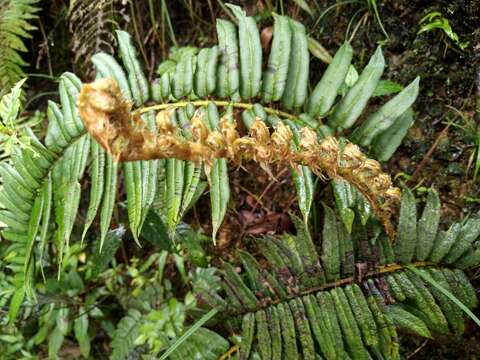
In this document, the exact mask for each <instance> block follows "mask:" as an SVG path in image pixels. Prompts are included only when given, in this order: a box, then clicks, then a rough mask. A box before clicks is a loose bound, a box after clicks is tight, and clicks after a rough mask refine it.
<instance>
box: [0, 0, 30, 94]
mask: <svg viewBox="0 0 480 360" xmlns="http://www.w3.org/2000/svg"><path fill="white" fill-rule="evenodd" d="M36 3H38V0H2V1H1V2H0V96H1V95H3V94H4V93H5V92H7V91H8V90H9V88H10V86H12V85H13V84H14V83H16V82H17V81H19V80H20V79H22V78H23V77H25V74H24V73H23V69H22V68H23V67H24V66H26V65H28V64H27V63H26V62H25V61H24V60H23V59H22V57H21V55H20V52H26V51H27V48H26V46H25V44H24V42H23V41H24V39H28V38H31V35H30V33H31V32H32V31H33V30H35V29H36V27H35V26H33V25H31V24H30V21H31V20H32V19H35V18H36V15H35V13H36V12H37V11H38V10H39V9H38V8H37V7H35V6H34V5H35V4H36Z"/></svg>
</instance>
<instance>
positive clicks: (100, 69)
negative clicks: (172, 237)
mask: <svg viewBox="0 0 480 360" xmlns="http://www.w3.org/2000/svg"><path fill="white" fill-rule="evenodd" d="M234 9H235V14H236V16H237V18H238V20H239V28H238V37H237V28H236V27H235V26H234V25H233V23H231V22H229V21H226V20H218V23H217V30H218V38H219V45H218V47H215V46H214V47H212V48H207V49H201V50H200V51H199V53H198V56H195V55H194V54H193V53H191V52H188V53H186V54H185V55H184V56H182V57H181V59H179V61H178V62H177V64H176V65H175V67H174V68H172V69H170V70H168V71H166V72H165V73H163V75H162V76H161V77H160V78H159V79H158V80H157V81H154V82H153V83H152V84H149V83H148V82H147V80H146V77H145V75H144V73H143V72H142V70H141V66H140V63H139V61H138V59H137V54H136V51H135V49H134V47H133V46H132V44H131V39H130V37H129V35H128V34H127V33H125V32H123V31H117V37H118V45H119V55H120V57H121V59H122V65H123V66H122V65H120V64H119V63H118V62H117V61H116V60H115V59H114V58H113V57H112V56H110V55H108V54H106V53H99V54H96V55H95V56H93V57H92V61H93V63H94V65H95V68H96V70H97V78H103V77H109V78H112V79H114V80H115V81H116V82H117V83H118V85H119V88H120V90H121V93H122V97H123V98H124V99H126V100H127V101H128V102H130V103H132V104H134V106H135V107H137V108H138V109H139V110H138V112H137V113H136V116H135V119H137V118H138V116H137V115H139V116H140V117H141V119H142V120H141V121H142V122H144V123H145V125H146V126H147V127H148V129H149V130H150V131H152V133H155V132H156V130H155V127H156V121H155V116H156V113H157V110H159V109H171V110H172V111H173V110H175V111H174V113H173V114H174V115H175V116H174V118H175V122H176V123H177V124H178V125H182V128H183V131H182V134H183V136H184V137H185V138H186V139H188V138H189V137H193V136H194V135H195V134H190V130H189V126H188V124H189V123H190V122H191V121H193V118H194V115H195V114H198V112H197V110H199V108H200V110H199V111H202V112H203V113H204V114H206V117H204V118H203V119H205V121H206V122H205V127H206V129H208V131H210V132H215V131H216V130H217V129H219V128H220V125H221V122H220V119H221V118H223V119H227V120H228V122H234V119H235V116H236V115H237V112H236V110H237V109H239V108H241V109H243V110H244V111H243V113H242V115H241V116H242V119H243V121H244V123H245V125H246V126H247V128H249V127H251V126H252V125H253V124H254V123H256V124H257V125H256V126H262V127H265V124H264V123H263V121H265V122H267V123H269V124H276V123H278V122H279V121H281V120H290V121H291V122H290V123H288V127H289V128H290V129H291V131H292V134H293V142H297V141H300V140H301V138H300V136H299V132H300V131H301V129H302V128H304V127H305V126H306V125H308V127H311V128H312V129H313V130H315V131H317V132H318V134H319V135H318V136H320V135H321V134H323V135H327V136H328V135H331V134H333V133H334V132H335V131H338V130H339V129H340V128H343V129H345V128H348V127H351V126H353V125H354V123H355V122H356V120H357V119H358V117H359V116H360V114H361V113H362V111H363V109H364V108H365V106H366V104H367V101H368V99H369V98H370V97H371V95H372V93H373V91H374V89H375V87H376V86H377V84H378V80H379V78H380V76H381V73H382V72H383V63H384V61H383V56H382V54H381V51H380V50H378V51H377V52H376V53H375V55H374V57H373V58H372V59H371V61H370V62H369V64H368V65H367V67H366V68H365V70H364V71H363V72H362V74H361V75H360V78H359V80H358V81H357V83H356V84H354V85H353V87H351V88H350V89H348V87H347V90H346V95H345V96H344V97H343V98H342V99H341V100H340V101H339V102H338V103H337V104H336V105H335V106H333V104H334V102H335V99H336V97H337V93H339V92H342V91H345V86H347V85H345V84H344V77H345V75H346V70H345V69H346V68H348V67H349V65H350V58H349V57H350V55H349V52H350V51H339V53H337V55H336V59H337V60H336V59H334V61H333V62H332V65H330V67H329V68H328V69H327V71H326V73H325V74H324V76H323V78H322V80H321V81H320V82H319V84H318V85H317V86H316V87H315V89H314V91H313V92H312V93H311V94H308V91H307V81H306V80H307V79H308V75H309V56H308V51H306V49H307V42H306V35H305V30H304V27H303V25H301V24H300V23H298V22H295V21H293V20H292V19H289V18H288V17H282V16H275V31H274V39H275V40H274V41H273V44H272V51H271V55H270V58H269V59H268V63H269V65H268V68H267V69H266V70H265V71H262V66H261V65H262V51H261V49H260V48H259V46H258V44H259V33H258V29H257V27H256V24H255V22H254V21H253V19H252V18H250V17H246V16H245V14H244V13H243V11H242V10H240V9H239V8H234ZM342 48H343V49H344V50H345V49H347V50H348V49H349V48H350V45H348V44H345V45H344V46H343V47H342ZM285 54H288V57H287V56H285ZM344 57H347V58H346V59H343V58H344ZM340 60H342V61H340ZM124 69H125V70H124ZM337 77H339V78H341V81H337V80H338V79H337ZM333 79H336V81H333V82H332V80H333ZM285 84H288V86H286V85H285ZM342 87H343V90H341V89H340V88H342ZM81 88H82V83H81V82H80V80H79V79H78V78H77V77H76V76H75V75H73V74H71V73H65V74H63V75H62V76H61V78H60V85H59V94H60V106H59V105H57V104H55V103H54V102H50V103H49V107H48V119H49V126H48V129H47V133H46V136H45V139H44V141H43V142H41V141H39V140H38V139H37V138H36V137H35V136H34V135H33V134H31V144H32V145H31V147H32V148H31V149H22V148H19V147H14V149H13V151H12V152H13V156H12V163H11V165H7V166H5V167H4V170H3V171H2V184H3V190H1V191H0V198H1V199H0V200H1V202H2V204H3V206H4V210H2V211H1V212H0V220H1V221H2V222H4V223H5V224H6V225H7V226H8V227H7V229H5V230H4V231H3V232H2V235H3V237H4V238H5V239H6V240H8V241H9V243H10V247H9V249H8V252H7V259H8V260H9V262H10V266H11V268H12V270H13V271H14V273H15V274H16V275H15V276H16V280H15V281H16V283H17V285H18V292H17V294H16V295H17V296H16V297H15V299H16V301H18V300H20V302H21V300H22V299H23V294H24V292H25V290H26V291H27V293H28V294H29V295H30V296H33V290H34V287H33V283H34V279H35V266H33V265H34V264H35V262H36V260H39V257H41V255H42V253H43V252H44V251H45V248H46V247H47V246H48V241H47V240H48V236H47V235H48V234H49V230H50V223H51V222H53V221H54V222H55V224H56V230H55V235H54V245H55V247H56V249H57V254H58V261H59V264H61V263H62V256H63V253H64V252H65V251H66V249H67V248H68V246H69V242H70V237H71V233H72V230H73V228H74V225H75V219H76V217H77V213H78V208H79V201H80V198H81V197H83V196H82V195H83V193H84V192H83V190H82V189H83V188H82V186H81V183H82V180H83V178H84V177H85V173H86V171H87V169H88V173H89V175H90V179H91V188H90V198H89V206H88V210H87V213H86V216H85V225H84V230H83V237H85V236H86V233H87V231H88V229H89V228H90V226H91V225H92V223H93V221H94V219H95V218H96V217H97V215H98V217H99V223H100V226H99V227H100V248H102V245H103V243H104V240H105V236H106V234H107V232H108V229H109V226H110V222H111V219H112V214H113V210H114V207H115V204H116V202H117V199H116V198H117V183H118V178H119V173H118V167H121V169H122V171H123V178H124V185H125V190H126V200H127V206H128V220H129V223H130V229H131V231H132V234H133V236H134V238H135V239H136V240H137V241H138V238H139V235H140V230H141V228H142V224H143V222H144V220H145V217H146V215H147V213H148V210H149V208H150V206H151V204H152V202H153V199H154V196H155V193H156V190H157V188H156V187H157V174H158V168H159V164H160V163H159V162H158V161H135V162H125V163H123V164H121V165H119V164H118V163H117V162H115V161H114V160H113V159H112V157H110V156H109V155H108V154H106V153H105V151H104V150H103V149H102V148H101V147H100V146H99V145H98V144H97V143H96V142H95V141H92V139H91V137H90V135H89V134H87V133H86V130H85V127H84V124H83V122H82V120H81V119H80V117H79V115H78V109H77V105H76V104H77V98H78V95H79V92H80V90H81ZM364 88H365V89H367V88H368V89H369V90H368V91H366V90H365V91H360V90H361V89H364ZM370 90H371V91H370ZM417 91H418V81H417V80H416V81H414V82H413V83H412V84H411V85H410V86H408V87H407V88H406V89H405V90H404V91H402V92H401V93H400V94H398V95H397V96H396V97H394V98H393V99H392V100H390V101H389V102H387V103H386V104H385V105H384V106H383V107H382V108H381V109H380V110H379V113H376V114H374V115H372V116H371V117H370V118H369V119H368V120H367V121H366V122H365V125H364V127H361V128H358V129H357V130H356V131H355V138H358V139H359V141H361V142H362V143H363V144H364V145H365V146H367V145H368V143H369V142H370V140H371V137H372V134H373V133H375V134H376V136H375V137H374V138H373V140H376V139H378V138H382V137H384V130H385V129H387V130H388V129H389V128H390V126H393V124H396V119H397V115H398V113H400V112H401V110H402V109H403V110H404V111H406V110H407V109H408V108H409V107H410V105H411V104H412V103H413V101H414V99H415V97H416V94H417ZM270 92H272V95H270V94H269V93H270ZM324 94H329V96H328V98H326V97H325V96H324ZM151 99H152V100H154V101H157V102H158V101H163V102H164V104H162V105H154V106H152V107H149V106H147V107H145V105H146V104H147V103H148V101H149V100H151ZM332 99H333V100H332ZM242 100H243V101H244V102H240V101H242ZM256 100H258V102H255V101H256ZM246 101H248V102H246ZM272 102H273V103H272ZM195 103H196V104H197V106H195V105H193V104H195ZM317 103H322V104H323V106H322V107H321V108H317V107H316V106H313V107H312V108H311V109H308V108H307V110H308V111H307V112H304V113H302V109H303V107H304V106H306V104H317ZM262 104H263V105H262ZM393 105H395V106H393ZM142 106H144V107H143V108H142ZM219 108H221V109H224V112H220V110H219ZM348 109H351V110H352V111H353V110H354V113H355V114H354V115H352V112H351V111H349V110H348ZM285 110H287V111H288V112H287V111H285ZM161 114H162V113H161ZM163 114H165V112H163ZM157 115H158V114H157ZM127 116H128V114H127ZM161 116H162V115H161ZM327 118H328V119H330V120H328V122H329V125H326V123H325V122H324V120H326V119H327ZM203 119H202V121H203ZM256 119H257V120H259V121H255V120H256ZM84 120H85V119H84ZM167 120H168V119H167ZM260 120H261V121H260ZM380 120H381V121H380ZM93 123H94V122H93ZM223 123H225V122H223ZM285 123H287V121H285ZM87 124H88V121H87ZM164 124H167V123H166V122H164ZM375 124H377V125H376V126H375ZM372 126H373V130H372ZM362 129H364V130H362ZM89 130H91V129H89ZM297 132H298V133H297ZM310 134H311V135H312V138H311V139H312V140H313V139H314V137H316V136H317V135H316V134H315V132H313V131H311V130H310ZM195 136H196V135H195ZM389 136H393V135H389ZM383 143H387V144H388V146H392V143H393V142H392V143H388V142H383ZM334 144H338V145H335V146H338V149H341V148H342V144H343V142H342V141H340V142H339V143H337V142H335V141H334ZM293 145H294V144H293V143H292V146H293ZM295 146H300V144H299V143H296V145H295ZM165 164H166V165H165V166H166V176H167V181H166V182H165V184H166V185H165V186H166V191H165V192H164V193H165V194H166V196H167V198H166V200H167V202H166V207H167V209H166V212H167V218H168V223H169V224H170V228H171V230H172V231H171V233H173V232H174V231H173V230H174V228H175V226H176V224H177V223H178V221H179V219H180V217H181V215H182V214H183V213H185V211H186V209H188V208H189V206H190V205H191V203H192V201H193V200H194V199H196V198H198V191H199V190H201V184H202V181H199V178H200V176H201V171H202V168H203V169H205V171H207V172H208V175H209V179H210V186H211V187H210V197H211V203H212V223H213V228H214V234H213V235H214V237H215V232H216V231H217V230H218V228H219V226H220V225H221V223H222V221H223V218H224V216H225V213H226V209H227V205H228V201H229V191H230V190H229V182H228V168H227V164H226V160H225V159H216V160H215V161H212V163H211V164H206V165H208V166H202V164H200V163H196V164H195V163H192V162H187V161H182V160H175V159H169V160H167V161H166V162H165ZM369 164H370V165H373V167H372V169H376V170H375V173H377V171H379V169H380V168H379V165H378V164H377V163H376V162H374V163H369ZM204 165H205V164H204ZM309 165H312V164H309ZM364 169H365V170H366V169H367V168H364ZM292 174H293V177H294V180H295V181H294V182H295V185H296V188H297V192H298V193H299V195H300V196H299V198H300V199H301V203H300V209H301V211H302V213H303V217H304V221H305V222H306V221H307V220H308V217H309V212H310V208H311V204H312V200H313V193H314V188H313V175H312V173H311V171H310V170H309V168H308V167H307V166H305V165H303V166H300V167H298V166H294V167H293V168H292ZM365 174H366V173H365ZM382 178H383V177H382ZM392 195H393V194H392ZM179 199H181V200H180V201H179ZM34 254H35V255H37V257H36V258H35V257H34V256H33V255H34Z"/></svg>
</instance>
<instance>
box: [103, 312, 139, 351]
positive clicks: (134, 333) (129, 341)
mask: <svg viewBox="0 0 480 360" xmlns="http://www.w3.org/2000/svg"><path fill="white" fill-rule="evenodd" d="M141 318H142V314H141V313H140V312H139V311H138V310H136V309H130V310H128V313H127V315H125V316H124V317H123V318H122V319H121V320H120V321H119V322H118V325H117V328H116V329H115V332H114V333H113V337H112V354H111V356H110V359H111V360H124V359H129V358H130V355H131V354H132V353H133V352H134V351H135V348H136V347H137V345H136V344H135V340H136V339H137V337H138V329H139V327H140V321H141Z"/></svg>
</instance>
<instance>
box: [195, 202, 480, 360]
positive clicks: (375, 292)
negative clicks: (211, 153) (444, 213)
mask: <svg viewBox="0 0 480 360" xmlns="http://www.w3.org/2000/svg"><path fill="white" fill-rule="evenodd" d="M406 194H408V193H406ZM432 194H435V193H432ZM434 197H435V195H432V196H430V197H429V200H428V203H427V205H426V206H425V210H424V215H422V217H421V218H420V219H417V216H416V212H415V210H414V209H413V208H412V207H409V208H407V206H406V204H407V203H408V202H409V201H410V196H409V195H404V198H403V204H402V209H403V210H402V214H403V217H404V219H405V220H403V222H405V221H409V222H415V223H417V224H418V226H419V227H420V228H421V229H429V230H430V231H429V232H430V234H432V236H428V237H426V236H425V232H424V230H422V231H420V232H419V234H418V235H417V236H416V235H415V232H413V233H412V232H411V231H410V229H409V228H408V227H406V226H405V224H402V223H401V224H400V225H399V228H398V235H397V236H398V237H399V238H398V239H397V244H396V245H398V246H396V248H395V249H394V248H393V246H392V244H391V243H390V242H389V241H388V239H387V238H386V236H385V234H384V233H383V234H380V235H376V236H374V237H373V238H369V237H365V234H366V232H364V231H356V232H354V233H353V234H352V236H350V235H348V234H347V232H346V229H345V227H344V225H343V224H342V223H340V222H338V221H337V220H336V218H335V216H334V214H333V212H332V210H331V209H329V208H328V207H326V208H325V213H324V214H325V215H324V225H323V226H324V229H323V233H322V239H321V242H320V243H319V244H315V243H314V242H313V240H312V238H311V237H310V235H309V234H308V232H306V231H305V228H304V227H303V225H302V223H301V222H300V221H296V226H297V236H296V237H295V239H292V240H294V241H290V240H289V238H283V239H281V238H265V239H257V243H258V244H259V245H260V246H259V248H260V251H261V254H262V255H263V256H264V257H265V258H266V259H267V261H268V262H267V263H264V266H260V265H259V263H257V262H256V261H255V260H254V259H253V257H251V256H246V253H243V252H242V253H240V254H239V255H240V256H239V259H240V262H241V264H240V265H241V267H242V268H243V273H240V274H238V273H237V272H235V270H234V267H233V266H232V265H230V264H229V263H226V264H225V267H224V272H223V287H224V289H225V297H224V301H225V303H224V305H217V309H218V311H219V313H220V314H223V316H220V317H221V319H222V321H225V320H227V321H228V322H229V324H230V326H231V328H232V331H234V332H237V331H241V332H242V342H241V344H240V358H243V359H247V358H249V356H252V355H253V354H254V353H258V354H259V355H260V356H261V358H262V359H299V358H301V359H316V358H317V357H318V356H321V358H324V359H347V358H351V359H371V358H374V359H399V339H398V335H397V329H396V327H399V328H401V329H405V330H407V331H408V332H410V333H414V334H417V335H419V336H423V337H428V338H430V337H432V336H434V335H435V334H444V335H447V334H454V335H456V336H459V335H461V334H462V333H463V332H464V329H465V314H464V313H463V312H462V310H461V309H460V307H458V306H457V305H456V304H455V303H454V302H453V301H452V300H451V298H449V297H447V296H446V295H445V294H444V293H443V292H440V291H439V290H438V288H437V287H435V286H432V284H431V283H429V282H425V281H424V276H419V274H417V273H418V272H421V273H422V274H425V275H426V276H428V277H431V278H433V279H434V280H435V281H436V282H437V283H438V284H439V285H440V286H442V287H443V288H444V289H446V290H447V291H449V292H451V293H452V294H453V295H454V296H455V297H457V298H458V300H460V301H461V302H462V303H463V304H464V305H465V306H466V307H467V308H469V309H473V308H475V307H476V306H478V298H477V295H476V294H475V290H474V288H473V286H472V285H471V284H470V282H469V280H468V279H467V277H466V275H465V273H464V272H463V271H462V270H460V269H458V268H456V265H455V263H450V264H449V263H446V262H445V261H441V260H439V256H434V253H433V252H432V251H426V250H425V249H432V248H433V247H434V246H437V245H439V241H440V242H442V241H443V240H442V239H443V238H444V237H443V236H440V237H439V236H438V235H437V233H438V234H441V232H439V231H438V220H437V215H438V214H437V213H438V210H432V208H435V209H436V207H435V206H433V204H435V203H436V200H435V199H434ZM407 211H408V212H409V214H406V212H407ZM478 223H479V220H478V219H474V220H471V222H470V223H466V224H464V225H462V231H461V232H458V233H457V234H458V237H457V238H456V241H455V245H454V246H452V247H451V248H450V249H449V250H448V251H446V252H445V257H444V259H448V258H449V257H453V256H454V254H456V253H457V249H458V246H461V247H462V248H463V250H462V251H461V253H462V255H460V257H461V259H465V258H467V257H469V256H470V254H471V252H472V251H473V252H474V251H475V245H472V244H474V243H475V240H476V244H478V241H479V239H478V237H479V235H480V229H479V228H478ZM364 230H369V229H364ZM372 233H373V232H372ZM407 233H408V237H407ZM433 234H434V235H433ZM339 239H341V240H340V244H341V243H343V244H348V243H350V244H351V245H350V246H346V245H344V246H339ZM405 241H408V242H410V243H412V244H413V246H412V247H406V246H403V245H404V244H402V242H405ZM465 244H469V246H468V247H467V246H465V247H463V245H465ZM315 245H317V246H315ZM316 248H321V250H320V251H319V252H317V250H316ZM411 248H413V249H414V250H413V254H412V259H419V258H423V257H424V261H417V262H408V263H406V262H405V260H406V258H405V256H404V255H405V254H404V253H403V252H407V253H408V254H410V250H409V249H411ZM458 253H460V252H458ZM425 254H426V255H425ZM408 256H409V257H410V255H408ZM367 259H368V260H367ZM400 262H401V263H402V264H400ZM479 263H480V261H479V260H476V261H472V262H471V263H470V265H472V266H476V265H478V264H479ZM412 267H414V268H415V271H412V270H410V268H412ZM354 269H356V270H355V271H354ZM279 289H284V291H278V290H279ZM199 296H200V298H201V299H202V300H204V302H205V303H207V304H210V303H216V304H219V302H218V299H217V298H216V297H213V296H212V294H211V293H203V292H200V294H199ZM238 322H240V324H238Z"/></svg>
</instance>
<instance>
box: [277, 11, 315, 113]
mask: <svg viewBox="0 0 480 360" xmlns="http://www.w3.org/2000/svg"><path fill="white" fill-rule="evenodd" d="M290 27H291V29H292V47H291V51H290V62H289V64H288V75H287V83H286V85H285V91H284V93H283V97H282V103H283V105H284V107H285V108H286V109H287V110H290V109H293V108H299V107H301V106H302V105H303V104H304V102H305V99H306V97H307V88H308V70H309V64H310V54H309V53H308V40H307V34H306V32H305V26H303V25H302V24H301V23H299V22H297V21H295V20H292V19H290Z"/></svg>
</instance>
